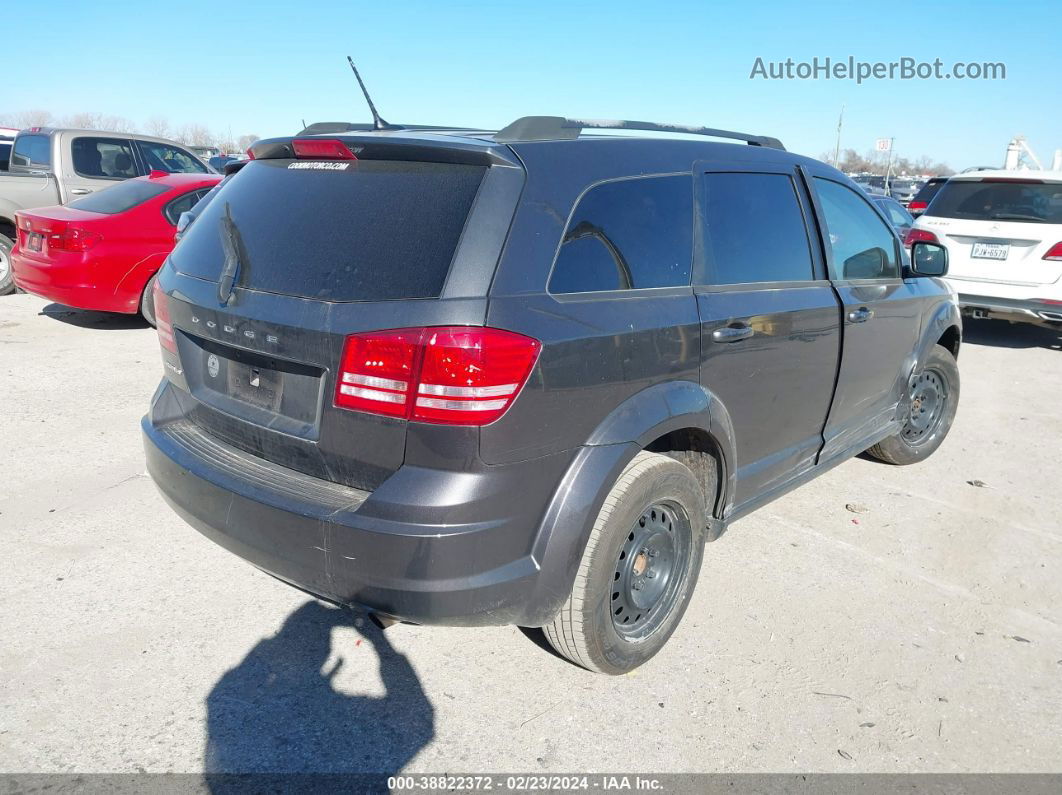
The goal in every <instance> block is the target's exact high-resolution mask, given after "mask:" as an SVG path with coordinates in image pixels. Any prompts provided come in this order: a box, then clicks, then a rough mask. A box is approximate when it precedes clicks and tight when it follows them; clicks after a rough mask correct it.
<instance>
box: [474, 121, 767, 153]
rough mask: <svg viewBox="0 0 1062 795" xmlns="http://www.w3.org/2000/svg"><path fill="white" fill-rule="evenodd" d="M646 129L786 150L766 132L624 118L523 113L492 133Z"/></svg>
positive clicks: (568, 135)
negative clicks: (750, 133) (754, 132)
mask: <svg viewBox="0 0 1062 795" xmlns="http://www.w3.org/2000/svg"><path fill="white" fill-rule="evenodd" d="M587 129H589V130H646V131H652V132H668V133H686V134H687V135H705V136H709V137H711V138H730V139H733V140H735V141H744V142H745V143H747V144H749V145H750V146H766V147H769V148H771V149H781V150H782V151H783V152H784V151H785V147H784V146H782V142H781V141H779V140H778V139H777V138H771V137H770V136H767V135H749V134H748V133H740V132H734V131H733V130H717V129H715V128H713V127H690V126H687V125H684V124H657V123H655V122H651V121H627V120H623V119H566V118H564V117H563V116H524V117H522V118H519V119H517V120H516V121H514V122H513V123H512V124H510V125H508V126H507V127H505V128H504V129H503V130H500V131H499V132H498V133H496V134H495V136H494V140H495V141H498V142H499V143H512V142H516V141H557V140H575V139H576V138H578V137H579V134H580V133H581V132H582V131H583V130H587Z"/></svg>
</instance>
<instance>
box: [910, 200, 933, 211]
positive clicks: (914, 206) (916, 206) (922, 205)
mask: <svg viewBox="0 0 1062 795" xmlns="http://www.w3.org/2000/svg"><path fill="white" fill-rule="evenodd" d="M928 206H929V202H911V203H910V204H908V205H907V210H908V212H914V211H915V210H924V209H926V207H928Z"/></svg>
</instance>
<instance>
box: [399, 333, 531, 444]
mask: <svg viewBox="0 0 1062 795" xmlns="http://www.w3.org/2000/svg"><path fill="white" fill-rule="evenodd" d="M423 347H424V358H423V363H422V364H421V368H420V377H419V379H418V384H417V400H416V404H415V405H414V407H413V418H414V419H418V420H423V421H425V422H441V423H447V424H453V425H486V424H487V423H489V422H493V421H494V420H496V419H498V417H500V416H501V415H502V414H504V413H505V412H506V410H507V409H508V408H509V406H510V405H511V404H512V402H513V400H515V399H516V395H517V393H519V391H520V389H521V388H522V387H523V385H524V382H525V381H526V380H527V376H528V375H530V373H531V368H532V367H533V366H534V364H535V360H536V359H538V352H539V349H540V348H541V347H542V346H541V344H540V343H539V342H538V340H533V339H531V338H530V337H525V336H523V335H522V334H513V333H512V332H510V331H501V330H499V329H493V328H429V329H426V333H425V336H424V344H423Z"/></svg>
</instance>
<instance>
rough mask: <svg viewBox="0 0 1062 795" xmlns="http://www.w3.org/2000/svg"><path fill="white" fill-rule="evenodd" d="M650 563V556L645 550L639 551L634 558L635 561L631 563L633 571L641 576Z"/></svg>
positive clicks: (636, 575) (635, 574) (637, 575)
mask: <svg viewBox="0 0 1062 795" xmlns="http://www.w3.org/2000/svg"><path fill="white" fill-rule="evenodd" d="M648 565H649V558H648V556H647V555H646V554H645V553H644V552H639V553H638V555H637V557H635V558H634V563H633V564H632V565H631V571H632V572H634V576H635V577H641V576H642V575H643V574H644V573H645V569H646V567H647V566H648Z"/></svg>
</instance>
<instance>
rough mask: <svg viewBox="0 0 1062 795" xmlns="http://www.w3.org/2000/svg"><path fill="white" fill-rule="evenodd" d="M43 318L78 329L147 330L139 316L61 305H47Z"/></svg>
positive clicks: (145, 322)
mask: <svg viewBox="0 0 1062 795" xmlns="http://www.w3.org/2000/svg"><path fill="white" fill-rule="evenodd" d="M41 314H42V315H43V316H44V317H50V318H53V319H55V320H58V321H61V322H63V323H69V324H70V325H71V326H78V327H80V328H98V329H109V330H115V331H123V330H125V329H132V328H148V324H147V321H145V320H144V318H142V317H141V316H140V315H122V314H119V313H117V312H96V311H94V310H91V309H75V308H74V307H72V306H64V305H63V304H48V305H47V306H46V307H44V309H42V310H41Z"/></svg>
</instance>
